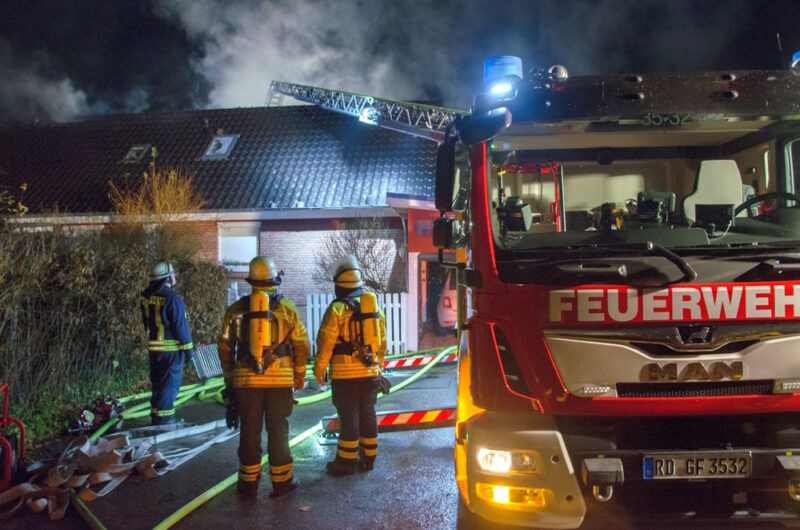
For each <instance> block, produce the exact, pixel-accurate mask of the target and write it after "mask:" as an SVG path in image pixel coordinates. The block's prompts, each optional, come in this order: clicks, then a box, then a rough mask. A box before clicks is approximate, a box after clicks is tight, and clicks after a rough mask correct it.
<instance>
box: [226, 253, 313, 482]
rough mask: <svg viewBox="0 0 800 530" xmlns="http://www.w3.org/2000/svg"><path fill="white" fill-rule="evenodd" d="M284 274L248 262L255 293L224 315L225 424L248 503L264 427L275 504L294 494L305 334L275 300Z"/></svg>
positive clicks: (261, 259)
mask: <svg viewBox="0 0 800 530" xmlns="http://www.w3.org/2000/svg"><path fill="white" fill-rule="evenodd" d="M282 274H283V273H282V272H280V273H279V272H278V270H277V268H276V267H275V262H274V261H273V260H272V258H268V257H266V256H258V257H256V258H254V259H253V260H252V261H251V262H250V273H249V275H248V277H247V282H248V283H249V284H250V285H252V286H253V292H252V293H251V294H250V295H248V296H245V297H243V298H241V299H240V300H238V301H237V302H234V303H233V304H232V305H231V306H230V307H228V310H227V311H226V313H225V318H224V320H223V322H222V330H221V331H220V335H219V339H218V340H217V347H218V352H219V359H220V363H221V364H222V373H223V376H224V379H225V390H224V392H223V394H224V398H225V404H226V407H227V410H226V419H227V423H228V427H230V428H233V429H235V428H237V427H238V426H239V421H240V418H241V428H242V432H241V436H240V437H239V480H238V482H237V489H238V490H239V492H240V493H241V494H242V495H244V496H255V495H256V493H257V492H258V483H259V481H260V480H261V431H262V429H263V428H264V427H263V426H264V423H265V422H266V427H267V454H268V455H269V473H270V478H271V479H272V494H271V495H270V496H271V497H278V496H280V495H283V494H284V493H287V492H289V491H292V490H293V489H295V488H296V487H297V484H298V481H297V479H296V478H295V477H294V475H293V473H292V454H291V451H290V450H289V420H288V417H289V416H290V415H291V414H292V406H293V404H294V403H293V402H294V397H293V392H292V389H293V388H294V389H297V390H300V389H301V388H303V385H304V383H305V377H306V361H307V360H308V354H309V350H310V348H309V343H308V334H307V333H306V328H305V326H304V325H303V321H302V320H301V319H300V316H299V315H298V313H297V308H296V307H295V305H294V304H293V303H292V302H291V301H290V300H288V299H287V298H284V297H283V296H282V295H280V294H278V285H280V283H281V275H282Z"/></svg>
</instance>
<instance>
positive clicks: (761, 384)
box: [617, 380, 775, 398]
mask: <svg viewBox="0 0 800 530" xmlns="http://www.w3.org/2000/svg"><path fill="white" fill-rule="evenodd" d="M774 385H775V383H774V382H773V381H771V380H763V381H713V382H708V383H618V384H617V395H618V396H619V397H629V398H634V397H638V398H650V397H653V398H670V397H717V396H753V395H757V396H764V395H769V394H772V389H773V387H774Z"/></svg>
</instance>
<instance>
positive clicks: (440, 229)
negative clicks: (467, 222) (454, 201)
mask: <svg viewBox="0 0 800 530" xmlns="http://www.w3.org/2000/svg"><path fill="white" fill-rule="evenodd" d="M466 244H467V235H466V233H465V231H464V221H463V220H461V219H456V218H454V217H440V218H438V219H434V220H433V246H435V247H436V248H440V249H451V248H462V247H464V245H466Z"/></svg>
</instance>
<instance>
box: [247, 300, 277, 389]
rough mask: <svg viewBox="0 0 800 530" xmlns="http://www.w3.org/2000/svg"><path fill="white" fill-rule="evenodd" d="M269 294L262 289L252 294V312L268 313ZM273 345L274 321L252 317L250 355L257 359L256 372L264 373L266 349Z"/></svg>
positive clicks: (261, 317)
mask: <svg viewBox="0 0 800 530" xmlns="http://www.w3.org/2000/svg"><path fill="white" fill-rule="evenodd" d="M268 311H269V296H268V295H267V293H265V292H262V291H253V294H251V295H250V312H251V313H260V314H261V315H266V314H267V312H268ZM270 346H272V322H270V320H269V318H266V317H265V316H260V317H257V318H251V319H250V355H252V356H253V359H255V360H256V373H258V374H263V373H264V362H263V357H264V350H265V349H269V347H270Z"/></svg>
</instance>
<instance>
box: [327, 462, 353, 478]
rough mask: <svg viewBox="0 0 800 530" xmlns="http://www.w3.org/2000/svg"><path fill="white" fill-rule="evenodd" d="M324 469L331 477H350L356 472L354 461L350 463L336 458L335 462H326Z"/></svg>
mask: <svg viewBox="0 0 800 530" xmlns="http://www.w3.org/2000/svg"><path fill="white" fill-rule="evenodd" d="M325 468H326V469H327V470H328V473H330V474H331V475H335V476H340V475H352V474H353V473H355V472H356V461H355V460H353V461H352V462H347V461H344V460H340V459H338V458H337V459H336V460H332V461H330V462H328V464H327V465H326V466H325Z"/></svg>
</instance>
